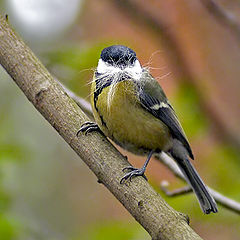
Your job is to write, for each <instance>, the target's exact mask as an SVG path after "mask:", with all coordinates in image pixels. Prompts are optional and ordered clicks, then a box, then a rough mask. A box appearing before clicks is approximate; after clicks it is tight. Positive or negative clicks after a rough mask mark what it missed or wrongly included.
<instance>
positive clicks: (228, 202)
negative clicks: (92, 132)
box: [64, 87, 240, 214]
mask: <svg viewBox="0 0 240 240" xmlns="http://www.w3.org/2000/svg"><path fill="white" fill-rule="evenodd" d="M64 89H67V87H64ZM67 92H68V94H69V96H73V99H74V101H76V103H77V104H78V105H79V106H80V107H81V108H83V109H84V108H87V109H90V110H91V105H90V103H88V102H84V106H82V103H81V102H82V101H79V100H82V98H81V97H78V96H76V95H75V94H74V93H73V92H72V91H70V90H69V89H67ZM88 114H91V115H92V110H91V111H88ZM156 158H157V159H158V160H160V161H161V162H162V163H163V164H164V165H165V166H166V167H167V168H168V169H170V170H171V172H172V173H173V174H174V175H175V176H176V177H178V178H180V179H181V180H183V181H185V182H186V180H185V177H184V175H183V174H182V172H181V171H180V169H179V167H178V166H177V164H176V163H175V162H174V160H173V159H172V158H171V157H170V156H168V155H167V154H166V153H164V152H162V153H161V154H160V155H156ZM209 190H210V192H211V194H212V196H213V197H214V199H215V200H216V201H217V202H218V203H219V204H221V205H222V206H224V207H226V208H228V209H229V210H232V211H234V212H236V213H238V214H240V203H239V202H237V201H235V200H232V199H231V198H228V197H226V196H224V195H223V194H221V193H219V192H217V191H216V190H213V189H212V188H209Z"/></svg>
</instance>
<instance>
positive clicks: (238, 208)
mask: <svg viewBox="0 0 240 240" xmlns="http://www.w3.org/2000/svg"><path fill="white" fill-rule="evenodd" d="M158 159H159V160H160V161H161V162H162V163H163V164H164V165H165V166H167V167H168V168H169V169H170V170H171V172H173V173H174V175H175V176H176V177H178V178H180V179H182V180H183V181H185V182H186V180H185V177H184V175H183V174H182V172H181V171H180V170H179V168H178V166H177V164H176V163H175V162H174V161H173V159H172V158H171V157H169V156H168V155H167V154H166V153H164V152H162V153H161V154H160V156H159V158H158ZM208 189H209V191H210V193H211V195H212V196H213V197H214V199H215V200H216V201H217V202H218V203H220V204H221V205H222V206H224V207H225V208H227V209H229V210H232V211H234V212H236V213H238V214H240V203H239V202H237V201H235V200H233V199H231V198H228V197H225V196H224V195H223V194H221V193H219V192H217V191H215V190H213V189H211V188H208Z"/></svg>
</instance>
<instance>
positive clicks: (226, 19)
mask: <svg viewBox="0 0 240 240" xmlns="http://www.w3.org/2000/svg"><path fill="white" fill-rule="evenodd" d="M200 1H201V2H202V4H203V5H204V6H205V7H206V9H207V10H208V11H209V12H210V13H211V14H212V15H213V16H214V17H215V18H216V19H217V20H218V21H220V22H221V23H223V24H224V25H225V26H227V27H228V28H229V29H230V30H231V31H232V33H233V34H234V36H235V37H236V38H237V40H238V41H239V40H240V23H239V22H238V20H237V18H236V17H235V16H234V14H232V13H231V12H229V11H227V10H225V9H224V8H223V7H222V6H221V5H219V4H218V3H216V2H215V1H214V0H200Z"/></svg>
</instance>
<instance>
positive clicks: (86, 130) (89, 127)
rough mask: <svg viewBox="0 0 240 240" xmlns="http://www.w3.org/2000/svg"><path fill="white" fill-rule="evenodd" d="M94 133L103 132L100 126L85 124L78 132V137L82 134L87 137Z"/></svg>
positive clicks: (90, 123)
mask: <svg viewBox="0 0 240 240" xmlns="http://www.w3.org/2000/svg"><path fill="white" fill-rule="evenodd" d="M93 131H101V130H100V128H99V127H98V125H97V124H96V123H93V122H85V123H84V124H83V125H82V126H81V127H80V129H79V130H78V131H77V134H76V135H77V137H78V135H79V133H80V132H82V133H83V132H84V133H85V135H87V134H88V133H90V132H93Z"/></svg>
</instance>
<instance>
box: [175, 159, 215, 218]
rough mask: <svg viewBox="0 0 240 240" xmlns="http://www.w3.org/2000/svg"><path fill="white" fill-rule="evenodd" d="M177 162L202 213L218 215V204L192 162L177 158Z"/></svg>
mask: <svg viewBox="0 0 240 240" xmlns="http://www.w3.org/2000/svg"><path fill="white" fill-rule="evenodd" d="M176 160H177V161H176V162H177V164H178V166H179V167H180V169H181V170H182V172H183V174H184V176H185V177H186V180H187V182H188V183H189V184H190V185H191V187H192V189H193V191H194V192H195V194H196V196H197V198H198V201H199V204H200V207H201V209H202V211H203V212H204V213H206V214H209V213H210V212H214V213H216V212H217V211H218V209H217V204H216V202H215V200H214V199H213V197H212V196H211V195H210V193H209V191H208V189H207V187H206V186H205V184H204V183H203V181H202V179H201V178H200V176H199V175H198V173H197V171H196V170H195V169H194V167H193V165H192V164H191V162H190V161H189V160H188V159H187V158H186V159H184V160H183V159H179V158H177V159H176Z"/></svg>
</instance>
